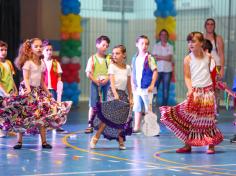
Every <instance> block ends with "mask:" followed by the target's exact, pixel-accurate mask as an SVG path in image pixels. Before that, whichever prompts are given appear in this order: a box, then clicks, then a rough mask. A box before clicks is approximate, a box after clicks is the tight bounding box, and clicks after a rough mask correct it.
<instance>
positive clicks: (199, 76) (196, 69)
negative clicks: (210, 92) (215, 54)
mask: <svg viewBox="0 0 236 176" xmlns="http://www.w3.org/2000/svg"><path fill="white" fill-rule="evenodd" d="M189 56H190V58H191V59H190V73H191V81H192V87H207V86H209V85H211V84H212V80H211V76H210V69H209V62H210V60H209V57H208V56H207V55H204V58H203V59H197V58H196V57H195V56H194V54H193V53H190V54H189Z"/></svg>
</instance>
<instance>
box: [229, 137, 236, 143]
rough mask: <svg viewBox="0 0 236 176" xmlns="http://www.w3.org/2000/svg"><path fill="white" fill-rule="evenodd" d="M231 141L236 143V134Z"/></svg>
mask: <svg viewBox="0 0 236 176" xmlns="http://www.w3.org/2000/svg"><path fill="white" fill-rule="evenodd" d="M230 142H232V143H236V135H234V137H233V138H232V139H230Z"/></svg>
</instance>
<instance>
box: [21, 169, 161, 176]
mask: <svg viewBox="0 0 236 176" xmlns="http://www.w3.org/2000/svg"><path fill="white" fill-rule="evenodd" d="M148 170H160V168H145V169H118V170H98V171H82V172H65V173H47V174H37V176H51V175H78V174H99V173H114V172H135V171H148ZM24 176H35V175H24Z"/></svg>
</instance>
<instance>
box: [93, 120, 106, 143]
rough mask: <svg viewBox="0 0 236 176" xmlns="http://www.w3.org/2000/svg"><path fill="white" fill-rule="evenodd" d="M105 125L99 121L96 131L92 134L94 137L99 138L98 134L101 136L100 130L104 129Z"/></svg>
mask: <svg viewBox="0 0 236 176" xmlns="http://www.w3.org/2000/svg"><path fill="white" fill-rule="evenodd" d="M105 127H106V124H105V123H103V122H101V123H100V124H99V129H98V131H97V133H96V134H95V135H94V136H95V138H97V139H99V138H100V136H101V134H102V132H103V131H104V129H105Z"/></svg>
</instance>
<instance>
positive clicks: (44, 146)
mask: <svg viewBox="0 0 236 176" xmlns="http://www.w3.org/2000/svg"><path fill="white" fill-rule="evenodd" d="M42 148H44V149H52V146H51V145H50V144H48V143H47V142H44V143H43V144H42Z"/></svg>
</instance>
